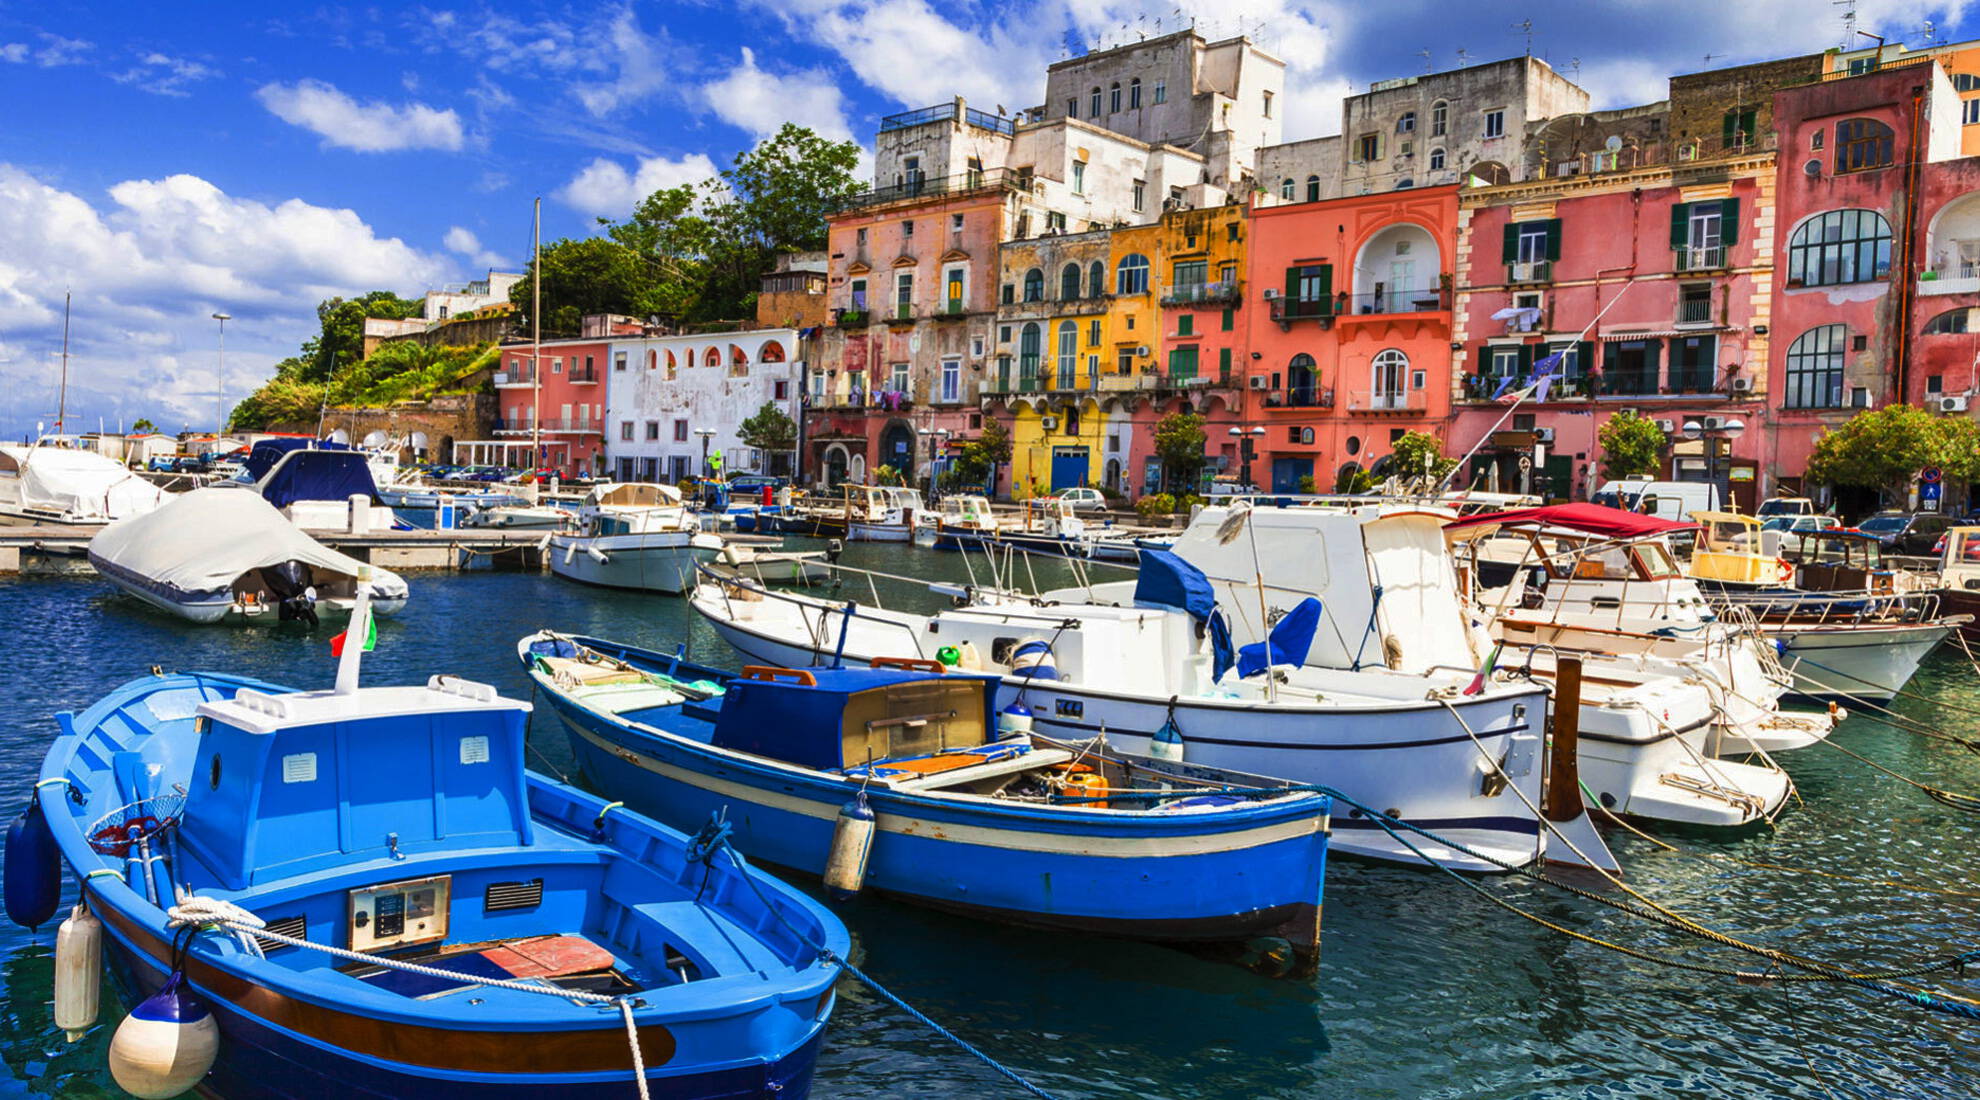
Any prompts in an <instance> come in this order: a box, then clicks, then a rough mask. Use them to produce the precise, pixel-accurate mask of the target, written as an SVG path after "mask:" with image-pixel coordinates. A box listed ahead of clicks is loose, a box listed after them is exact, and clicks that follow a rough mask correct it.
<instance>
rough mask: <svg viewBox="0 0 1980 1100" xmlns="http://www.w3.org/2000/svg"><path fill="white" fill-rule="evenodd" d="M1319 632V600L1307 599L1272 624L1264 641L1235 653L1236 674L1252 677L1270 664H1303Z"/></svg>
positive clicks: (1270, 665)
mask: <svg viewBox="0 0 1980 1100" xmlns="http://www.w3.org/2000/svg"><path fill="white" fill-rule="evenodd" d="M1319 629H1320V601H1319V600H1317V599H1315V598H1313V597H1312V596H1308V597H1306V598H1305V599H1303V600H1301V601H1299V603H1298V604H1297V605H1295V606H1294V607H1293V609H1292V610H1291V611H1288V612H1286V614H1285V617H1284V618H1282V619H1280V620H1279V621H1278V622H1277V623H1274V624H1273V625H1272V633H1271V634H1269V635H1267V636H1266V639H1265V640H1264V641H1262V642H1253V643H1251V644H1250V645H1248V646H1245V647H1244V648H1242V649H1240V650H1238V662H1237V670H1238V675H1239V676H1256V675H1258V674H1259V673H1261V672H1263V671H1265V670H1266V669H1268V668H1270V667H1272V666H1273V665H1303V664H1305V663H1306V654H1307V651H1308V650H1310V649H1312V648H1313V635H1314V633H1315V632H1317V631H1318V630H1319ZM1268 647H1269V650H1268Z"/></svg>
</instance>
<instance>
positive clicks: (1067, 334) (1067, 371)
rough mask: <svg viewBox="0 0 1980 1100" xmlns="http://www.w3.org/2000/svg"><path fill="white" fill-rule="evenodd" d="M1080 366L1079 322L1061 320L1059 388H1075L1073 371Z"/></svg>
mask: <svg viewBox="0 0 1980 1100" xmlns="http://www.w3.org/2000/svg"><path fill="white" fill-rule="evenodd" d="M1078 366H1079V322H1077V321H1060V322H1059V386H1058V388H1059V389H1062V390H1069V389H1072V388H1073V372H1074V370H1075V369H1077V368H1078Z"/></svg>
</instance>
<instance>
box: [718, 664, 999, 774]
mask: <svg viewBox="0 0 1980 1100" xmlns="http://www.w3.org/2000/svg"><path fill="white" fill-rule="evenodd" d="M995 683H997V678H996V677H994V676H971V675H959V674H947V675H944V674H941V673H933V672H922V671H919V670H908V669H897V668H845V669H772V668H762V667H750V668H745V669H744V670H743V674H742V675H741V676H739V677H737V678H736V679H735V680H732V681H730V682H729V685H728V691H727V693H726V694H725V695H724V696H723V697H722V709H721V712H720V715H719V717H718V718H717V720H716V723H715V731H714V734H713V736H712V737H711V738H710V739H709V743H710V744H712V745H714V746H715V747H716V748H721V749H733V750H735V751H737V752H746V753H751V754H753V755H756V756H764V757H769V758H770V759H773V760H782V761H784V762H786V763H790V764H796V765H799V766H800V767H806V768H816V769H819V770H822V771H838V770H841V769H845V768H854V767H860V766H863V765H866V764H868V763H871V762H874V761H878V760H897V759H901V758H903V757H915V756H932V755H939V754H942V753H945V752H949V751H952V750H957V749H970V748H976V747H978V746H981V745H983V744H984V743H985V742H987V741H988V740H989V739H990V737H991V736H992V734H993V732H994V730H995V725H996V722H995V718H994V716H993V715H992V713H991V710H992V707H993V705H994V703H995V700H996V693H995V691H994V690H993V688H992V685H994V684H995Z"/></svg>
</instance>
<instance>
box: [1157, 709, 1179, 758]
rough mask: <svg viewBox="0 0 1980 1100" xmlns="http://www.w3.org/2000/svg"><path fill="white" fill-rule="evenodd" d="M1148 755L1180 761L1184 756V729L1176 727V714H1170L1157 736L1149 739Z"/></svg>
mask: <svg viewBox="0 0 1980 1100" xmlns="http://www.w3.org/2000/svg"><path fill="white" fill-rule="evenodd" d="M1148 755H1150V756H1152V757H1154V758H1155V759H1157V760H1170V761H1175V762H1177V763H1180V762H1181V761H1182V758H1183V738H1182V730H1180V729H1177V728H1176V716H1175V715H1174V714H1171V715H1169V717H1168V720H1166V721H1164V722H1163V723H1162V728H1161V729H1158V730H1156V731H1155V736H1153V737H1151V738H1149V739H1148Z"/></svg>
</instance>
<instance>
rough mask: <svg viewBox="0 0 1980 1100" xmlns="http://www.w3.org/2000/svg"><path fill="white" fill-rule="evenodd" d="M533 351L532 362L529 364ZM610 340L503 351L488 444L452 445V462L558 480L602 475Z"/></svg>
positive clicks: (523, 346)
mask: <svg viewBox="0 0 1980 1100" xmlns="http://www.w3.org/2000/svg"><path fill="white" fill-rule="evenodd" d="M532 351H534V352H535V355H534V356H532V354H531V353H532ZM610 354H611V347H610V340H609V339H583V340H545V341H544V342H543V343H542V344H541V345H540V346H538V347H534V348H533V347H532V345H529V344H510V345H507V346H505V347H503V348H502V362H501V365H500V366H499V367H497V368H496V371H495V392H496V396H497V397H498V398H499V399H500V404H501V410H502V411H501V418H500V419H498V420H497V421H496V422H495V438H494V439H493V440H492V441H481V442H477V443H462V444H456V446H455V453H456V455H458V456H460V457H459V459H458V460H459V461H464V462H486V463H489V464H496V465H503V466H528V465H529V464H530V462H531V461H532V459H531V453H532V451H533V450H534V449H535V448H536V446H537V445H538V443H539V441H540V445H541V448H542V454H541V457H540V458H537V459H535V461H536V462H537V463H539V464H540V465H541V467H543V468H545V469H551V470H555V471H557V472H558V473H559V474H561V475H563V476H565V477H582V476H586V475H590V474H594V473H599V474H602V473H603V472H604V471H605V458H604V449H605V385H604V383H605V372H606V371H607V370H608V369H610V368H609V367H608V366H607V358H608V357H609V356H610Z"/></svg>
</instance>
